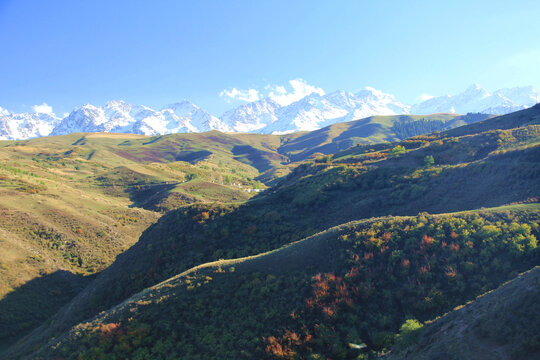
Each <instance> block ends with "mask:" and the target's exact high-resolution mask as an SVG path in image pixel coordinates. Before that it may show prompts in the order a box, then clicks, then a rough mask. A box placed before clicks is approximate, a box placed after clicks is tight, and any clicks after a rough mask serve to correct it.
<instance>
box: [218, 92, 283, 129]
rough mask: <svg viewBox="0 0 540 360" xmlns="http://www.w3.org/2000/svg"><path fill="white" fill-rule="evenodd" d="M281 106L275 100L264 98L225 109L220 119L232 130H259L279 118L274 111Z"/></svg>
mask: <svg viewBox="0 0 540 360" xmlns="http://www.w3.org/2000/svg"><path fill="white" fill-rule="evenodd" d="M281 108H282V106H281V105H279V104H278V103H277V102H276V101H274V100H272V99H270V98H265V99H262V100H258V101H254V102H250V103H247V104H245V105H242V106H239V107H237V108H236V109H233V110H230V111H227V112H226V113H225V114H223V115H222V116H221V118H220V119H221V121H222V122H223V123H224V124H226V125H227V126H228V127H229V128H230V129H231V130H233V131H238V132H260V131H264V129H266V128H267V127H268V126H269V125H270V124H273V123H274V122H276V121H278V120H279V118H278V115H277V114H276V112H277V111H278V110H279V109H281Z"/></svg>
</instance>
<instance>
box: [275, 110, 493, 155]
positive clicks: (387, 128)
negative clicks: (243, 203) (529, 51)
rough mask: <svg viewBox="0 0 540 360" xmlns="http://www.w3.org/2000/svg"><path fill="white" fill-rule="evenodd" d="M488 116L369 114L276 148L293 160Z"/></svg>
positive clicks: (439, 129)
mask: <svg viewBox="0 0 540 360" xmlns="http://www.w3.org/2000/svg"><path fill="white" fill-rule="evenodd" d="M489 117H490V115H485V114H467V115H455V114H433V115H391V116H371V117H368V118H365V119H361V120H355V121H350V122H345V123H338V124H334V125H330V126H327V127H325V128H322V129H320V130H315V131H312V132H309V133H307V134H304V135H302V136H298V137H296V138H294V139H291V140H290V141H287V142H286V143H284V144H283V146H281V147H280V149H279V151H280V152H281V153H282V154H286V155H288V156H289V157H290V158H291V159H292V160H293V161H298V160H301V159H306V158H308V157H310V156H313V155H314V154H317V153H322V154H326V155H328V154H333V153H336V152H338V151H340V150H344V149H347V148H350V147H352V146H356V145H358V144H364V145H366V144H367V145H372V144H377V143H383V142H394V141H399V140H404V139H406V138H409V137H412V136H416V135H423V134H428V133H431V132H433V131H442V130H446V129H451V128H455V127H458V126H463V125H466V124H470V123H474V122H477V121H481V120H484V119H487V118H489Z"/></svg>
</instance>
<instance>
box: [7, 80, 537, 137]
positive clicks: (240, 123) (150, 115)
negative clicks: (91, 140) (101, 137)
mask: <svg viewBox="0 0 540 360" xmlns="http://www.w3.org/2000/svg"><path fill="white" fill-rule="evenodd" d="M537 98H538V91H537V90H536V89H534V88H533V87H532V86H525V87H514V88H505V89H500V90H497V91H495V92H492V93H490V92H488V91H487V90H486V89H484V88H482V87H480V86H478V85H472V86H470V87H469V88H468V89H466V90H465V91H464V92H462V93H460V94H457V95H452V96H451V95H445V96H438V97H432V98H429V99H427V100H425V101H423V102H421V103H419V104H415V105H407V104H405V103H402V102H400V101H398V100H397V99H396V98H395V97H394V96H393V95H390V94H386V93H383V92H382V91H379V90H376V89H374V88H371V87H367V88H366V89H365V90H361V91H359V92H357V93H351V92H346V91H343V90H338V91H335V92H332V93H329V94H324V95H321V94H319V93H311V94H309V95H307V96H305V97H304V98H302V99H300V100H298V101H296V102H293V103H291V104H287V105H281V104H279V103H278V102H277V101H275V100H273V99H272V98H264V99H261V100H257V101H254V102H250V103H247V104H244V105H241V106H239V107H237V108H235V109H232V110H229V111H227V112H225V113H224V114H223V115H222V116H221V117H219V118H218V117H216V116H214V115H211V114H210V113H208V112H207V111H205V110H203V109H201V108H200V107H198V106H197V105H195V104H193V103H191V102H190V101H188V100H183V101H181V102H178V103H174V104H169V105H166V106H163V107H162V108H161V109H159V110H154V109H151V108H149V107H146V106H143V105H133V104H129V103H127V102H125V101H110V102H108V103H107V104H106V105H105V106H104V107H98V106H94V105H90V104H86V105H84V106H82V107H80V108H77V109H74V110H73V111H72V112H71V113H70V114H69V115H67V116H65V117H64V118H61V117H59V116H57V115H55V114H54V113H52V111H51V112H48V113H43V112H29V113H20V114H14V113H10V112H9V111H7V110H5V109H3V108H0V139H1V140H20V139H28V138H33V137H39V136H47V135H65V134H69V133H74V132H114V133H134V134H143V135H164V134H171V133H186V132H204V131H209V130H219V131H222V132H249V133H263V134H283V133H289V132H294V131H312V130H316V129H320V128H322V127H325V126H328V125H332V124H335V123H338V122H344V121H350V120H355V119H360V118H365V117H368V116H373V115H396V114H419V115H422V114H433V113H458V114H465V113H471V112H476V113H486V114H507V113H510V112H513V111H517V110H521V109H525V108H527V107H530V106H532V105H534V104H535V103H536V102H537Z"/></svg>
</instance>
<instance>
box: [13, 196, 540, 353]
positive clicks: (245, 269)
mask: <svg viewBox="0 0 540 360" xmlns="http://www.w3.org/2000/svg"><path fill="white" fill-rule="evenodd" d="M538 209H539V208H538V205H536V204H535V205H520V206H514V207H502V208H499V209H493V210H490V209H486V210H482V211H473V212H467V213H456V214H445V215H437V216H429V215H419V216H416V217H385V218H376V219H370V220H364V221H355V222H351V223H347V224H343V225H340V226H339V227H336V228H332V229H329V230H326V231H324V232H322V233H320V234H316V235H314V236H311V237H308V238H306V239H304V240H301V241H299V242H295V243H293V244H290V245H287V246H285V247H282V248H280V249H277V250H274V251H270V252H267V253H263V254H259V255H256V256H250V257H245V258H240V259H232V260H221V261H216V262H212V263H207V264H203V265H199V266H196V267H194V268H192V269H189V270H187V271H185V272H183V273H180V274H178V275H176V276H174V277H172V278H170V279H168V280H166V281H164V282H162V283H160V284H157V285H155V286H152V287H150V288H147V289H145V290H144V291H142V292H140V293H138V294H136V295H134V296H132V297H131V298H129V299H127V300H125V301H122V302H121V303H120V304H118V305H116V306H114V307H112V308H111V309H109V310H107V311H106V312H102V313H100V314H98V315H97V316H95V317H93V318H90V319H88V320H86V321H84V322H82V323H80V324H78V325H76V326H74V327H73V328H71V329H70V330H69V331H68V332H65V333H64V334H62V335H60V336H58V337H56V338H55V339H53V340H51V341H50V342H49V343H48V344H47V345H46V346H44V347H42V348H41V349H38V348H36V349H38V351H37V352H36V353H34V354H33V355H32V356H31V357H32V358H37V359H39V358H53V357H54V358H65V359H71V358H73V359H77V358H83V359H91V358H103V357H105V356H116V357H117V358H182V359H203V358H204V359H214V358H215V359H218V358H243V357H246V358H310V357H311V358H338V359H349V358H356V357H357V356H358V355H359V354H360V353H361V351H359V350H358V349H357V347H355V346H351V344H353V345H358V346H359V345H361V344H362V346H364V345H365V346H367V349H366V350H365V351H369V352H370V353H371V354H373V355H375V354H377V353H378V351H379V350H380V349H384V348H385V347H391V346H392V344H393V343H394V339H395V335H394V334H395V333H396V332H397V329H399V325H400V324H401V323H403V322H404V321H405V319H406V318H407V317H411V316H414V317H416V318H418V319H420V320H421V321H425V320H428V319H429V318H431V317H433V316H436V315H439V314H442V313H444V312H446V311H448V310H450V309H452V308H453V307H455V306H457V305H460V304H462V303H464V302H466V301H468V300H472V299H474V298H475V296H477V295H480V294H482V293H484V292H486V291H487V290H490V289H493V288H495V287H497V285H498V284H500V283H502V282H503V281H505V280H508V279H511V278H512V277H513V276H515V275H516V274H517V272H519V271H523V270H526V269H528V268H529V267H531V266H532V265H533V264H534V263H536V262H537V261H538V259H539V258H538V255H539V254H538V251H537V249H538V248H537V241H536V237H535V236H534V235H533V234H532V233H531V228H530V227H529V226H528V225H527V223H530V222H537V221H538V219H539V218H538ZM537 230H538V229H536V230H535V232H536V233H537ZM521 235H526V237H525V239H522V238H521ZM533 346H534V345H533ZM25 349H28V348H27V347H26V348H25ZM534 349H535V350H534V351H539V350H540V349H537V348H534ZM21 351H23V350H21ZM10 356H13V358H17V356H15V354H10Z"/></svg>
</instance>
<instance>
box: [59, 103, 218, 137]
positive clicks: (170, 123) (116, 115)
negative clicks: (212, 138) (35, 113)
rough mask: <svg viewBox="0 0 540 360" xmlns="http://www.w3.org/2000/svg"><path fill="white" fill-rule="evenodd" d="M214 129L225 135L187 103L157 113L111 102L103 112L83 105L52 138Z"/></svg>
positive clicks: (208, 116)
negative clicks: (89, 133) (71, 135)
mask: <svg viewBox="0 0 540 360" xmlns="http://www.w3.org/2000/svg"><path fill="white" fill-rule="evenodd" d="M214 129H217V130H222V131H227V130H228V127H227V126H225V125H224V124H222V123H221V121H220V120H219V119H217V118H216V117H214V116H212V115H210V114H208V113H207V112H205V111H204V110H202V109H200V108H199V107H197V106H196V105H194V104H192V103H190V102H188V101H183V102H181V103H175V104H171V105H168V106H166V107H164V108H163V109H162V110H160V111H155V110H152V109H150V108H148V107H146V106H141V105H131V104H128V103H126V102H124V101H111V102H109V103H107V105H106V106H105V107H104V108H100V107H96V106H93V105H84V106H83V107H81V108H80V109H76V110H74V111H73V112H71V114H69V115H68V116H67V117H66V118H64V119H63V120H62V121H61V122H60V123H59V124H58V125H56V126H55V127H54V129H53V130H52V132H51V135H65V134H70V133H74V132H114V133H130V134H143V135H164V134H172V133H189V132H203V131H209V130H214Z"/></svg>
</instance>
